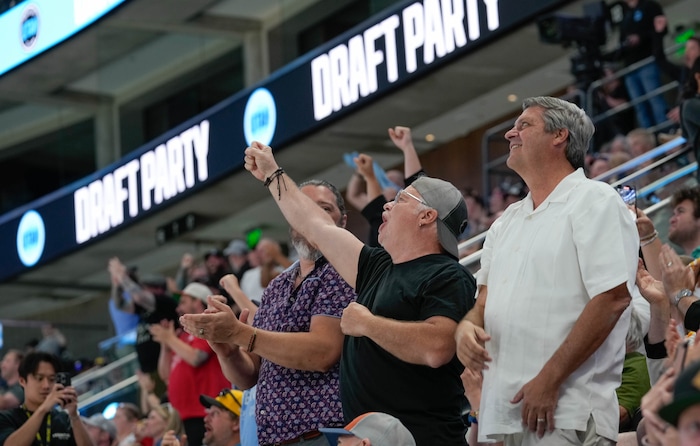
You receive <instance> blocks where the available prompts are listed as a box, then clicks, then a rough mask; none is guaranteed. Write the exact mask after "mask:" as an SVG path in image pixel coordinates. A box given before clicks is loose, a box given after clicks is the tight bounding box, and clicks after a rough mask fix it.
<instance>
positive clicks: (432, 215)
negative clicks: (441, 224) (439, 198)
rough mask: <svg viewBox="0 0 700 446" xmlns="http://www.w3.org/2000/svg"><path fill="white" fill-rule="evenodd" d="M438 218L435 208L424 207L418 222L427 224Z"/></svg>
mask: <svg viewBox="0 0 700 446" xmlns="http://www.w3.org/2000/svg"><path fill="white" fill-rule="evenodd" d="M437 218H438V212H437V211H436V210H435V209H426V210H424V211H423V216H422V217H420V223H421V224H422V225H427V224H430V223H432V222H434V221H435V220H437Z"/></svg>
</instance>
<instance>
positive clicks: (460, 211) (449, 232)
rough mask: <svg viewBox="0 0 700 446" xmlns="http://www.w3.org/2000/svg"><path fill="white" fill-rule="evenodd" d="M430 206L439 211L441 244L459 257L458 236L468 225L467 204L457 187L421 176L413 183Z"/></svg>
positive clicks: (453, 255)
mask: <svg viewBox="0 0 700 446" xmlns="http://www.w3.org/2000/svg"><path fill="white" fill-rule="evenodd" d="M411 186H413V188H414V189H415V190H417V191H418V193H420V195H421V197H423V200H424V201H425V202H426V203H428V206H429V207H431V208H433V209H435V210H436V211H437V212H438V220H437V228H438V238H439V240H440V244H441V245H442V247H443V248H445V251H447V253H448V254H450V255H451V256H452V257H454V258H455V259H459V249H458V248H457V245H458V242H457V240H458V238H459V235H460V234H461V233H462V232H464V229H465V228H466V227H467V205H466V204H465V203H464V198H462V194H461V193H460V192H459V190H457V188H456V187H454V186H453V185H452V183H449V182H447V181H444V180H440V179H437V178H430V177H420V178H418V179H417V180H415V181H414V182H413V183H411Z"/></svg>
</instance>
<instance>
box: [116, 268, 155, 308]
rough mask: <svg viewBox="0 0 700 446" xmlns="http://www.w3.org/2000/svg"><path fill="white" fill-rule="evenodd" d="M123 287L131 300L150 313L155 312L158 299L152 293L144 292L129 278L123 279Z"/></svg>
mask: <svg viewBox="0 0 700 446" xmlns="http://www.w3.org/2000/svg"><path fill="white" fill-rule="evenodd" d="M122 286H123V287H124V289H126V291H127V292H128V293H129V295H130V296H131V300H132V301H133V302H134V303H136V304H138V305H140V306H142V307H143V308H145V309H146V310H148V311H155V309H156V298H155V296H153V294H152V293H151V292H150V291H147V290H144V289H143V288H141V287H140V286H139V285H138V284H137V283H136V282H134V281H133V280H131V279H130V278H129V277H128V276H127V277H124V279H122Z"/></svg>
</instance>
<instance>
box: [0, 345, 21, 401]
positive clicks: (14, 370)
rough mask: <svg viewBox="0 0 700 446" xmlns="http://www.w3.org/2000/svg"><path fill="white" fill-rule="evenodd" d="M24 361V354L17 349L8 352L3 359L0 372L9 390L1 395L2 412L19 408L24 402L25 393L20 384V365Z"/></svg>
mask: <svg viewBox="0 0 700 446" xmlns="http://www.w3.org/2000/svg"><path fill="white" fill-rule="evenodd" d="M22 359H24V353H22V352H21V351H19V350H15V349H10V350H8V351H7V353H5V356H3V358H2V363H0V372H1V375H2V379H3V380H5V385H6V386H7V390H6V391H5V392H3V393H2V395H0V410H6V409H12V408H14V407H19V405H20V404H22V401H24V391H23V390H22V386H21V385H20V383H19V365H20V364H21V363H22Z"/></svg>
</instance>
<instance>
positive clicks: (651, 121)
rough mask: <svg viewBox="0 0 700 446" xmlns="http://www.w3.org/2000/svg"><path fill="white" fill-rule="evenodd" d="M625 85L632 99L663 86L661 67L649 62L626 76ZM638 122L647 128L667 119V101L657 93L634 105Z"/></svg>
mask: <svg viewBox="0 0 700 446" xmlns="http://www.w3.org/2000/svg"><path fill="white" fill-rule="evenodd" d="M625 86H626V87H627V92H628V93H629V95H630V98H631V99H635V98H638V97H639V96H642V95H645V94H647V93H649V92H650V91H654V90H655V89H657V88H659V87H660V86H661V80H660V78H659V68H658V67H657V66H656V64H655V63H653V62H652V63H650V64H647V65H645V66H643V67H641V68H639V69H637V70H634V71H632V72H631V73H629V74H627V75H626V76H625ZM634 108H635V111H636V113H637V124H639V126H640V127H643V128H645V129H647V128H649V127H653V126H655V125H657V124H661V123H662V122H665V121H666V111H667V110H666V101H665V100H664V97H663V95H657V96H654V97H652V98H651V99H648V100H646V101H644V102H641V103H639V104H637V105H635V106H634Z"/></svg>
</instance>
